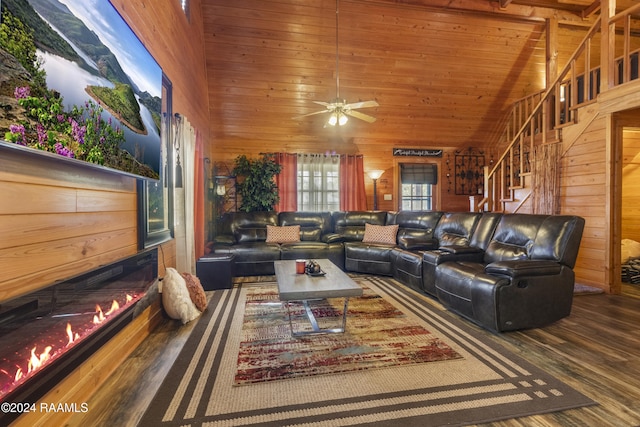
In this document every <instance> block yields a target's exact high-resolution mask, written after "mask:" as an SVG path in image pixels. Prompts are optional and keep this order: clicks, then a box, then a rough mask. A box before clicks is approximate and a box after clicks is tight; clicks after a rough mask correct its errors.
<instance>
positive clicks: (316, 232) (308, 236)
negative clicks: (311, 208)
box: [278, 212, 332, 242]
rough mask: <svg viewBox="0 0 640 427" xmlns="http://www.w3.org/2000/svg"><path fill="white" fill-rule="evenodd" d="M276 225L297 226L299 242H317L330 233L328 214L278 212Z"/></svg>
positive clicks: (329, 215) (329, 217)
mask: <svg viewBox="0 0 640 427" xmlns="http://www.w3.org/2000/svg"><path fill="white" fill-rule="evenodd" d="M278 223H279V224H280V225H282V226H289V225H299V226H300V240H303V241H313V242H318V241H320V240H321V239H322V237H323V236H324V235H326V234H328V233H331V231H332V226H331V214H330V213H329V212H280V213H279V214H278Z"/></svg>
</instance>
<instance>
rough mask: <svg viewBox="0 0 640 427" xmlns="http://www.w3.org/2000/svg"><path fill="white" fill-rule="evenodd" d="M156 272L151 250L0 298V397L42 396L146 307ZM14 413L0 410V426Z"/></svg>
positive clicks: (20, 399) (27, 399) (26, 398)
mask: <svg viewBox="0 0 640 427" xmlns="http://www.w3.org/2000/svg"><path fill="white" fill-rule="evenodd" d="M157 271H158V257H157V249H152V250H147V251H144V252H140V253H138V254H136V255H135V256H132V257H129V258H126V259H123V260H120V261H118V262H115V263H113V264H110V265H106V266H103V267H100V268H98V269H95V270H92V271H90V272H88V273H84V274H82V275H80V276H77V277H73V278H71V279H67V280H64V281H61V282H57V283H54V284H52V285H51V286H48V287H46V288H44V289H40V290H38V291H36V292H32V293H30V294H27V295H24V296H21V297H18V298H15V299H12V300H9V301H4V302H1V303H0V342H1V343H2V345H1V346H0V400H1V401H2V402H11V403H14V402H21V403H35V402H36V401H37V400H38V399H40V398H41V397H42V396H44V394H45V393H46V392H47V391H48V390H50V389H51V388H53V387H54V386H55V385H56V384H57V383H58V382H59V381H60V380H61V379H62V378H64V377H65V376H66V375H68V374H69V373H70V372H71V371H73V369H74V368H75V367H77V366H78V365H79V364H80V363H82V362H83V361H84V360H85V359H86V358H88V357H89V356H90V355H91V354H93V353H94V352H95V351H96V350H97V349H99V348H100V346H102V345H103V344H104V343H106V342H107V341H108V340H109V339H110V338H111V337H113V336H114V335H115V334H116V333H117V332H118V331H119V330H121V329H122V328H123V327H124V326H126V325H127V324H128V323H129V322H130V321H131V320H132V319H133V318H134V317H135V315H136V314H137V313H138V312H140V311H141V310H142V309H144V308H145V307H146V305H145V306H144V307H141V305H144V303H145V302H144V301H141V300H142V299H143V297H144V296H145V294H146V293H147V291H148V290H149V288H150V286H151V285H153V284H154V283H155V282H156V280H157ZM145 300H146V298H145ZM147 305H148V304H147ZM18 415H19V414H11V413H8V414H7V413H0V424H2V425H6V424H5V421H10V418H16V417H17V416H18ZM12 416H13V417H12Z"/></svg>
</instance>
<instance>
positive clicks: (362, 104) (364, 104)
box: [344, 101, 379, 110]
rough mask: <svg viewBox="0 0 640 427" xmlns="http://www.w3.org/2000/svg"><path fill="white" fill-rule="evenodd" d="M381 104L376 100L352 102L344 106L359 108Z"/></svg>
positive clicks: (353, 108)
mask: <svg viewBox="0 0 640 427" xmlns="http://www.w3.org/2000/svg"><path fill="white" fill-rule="evenodd" d="M378 106H379V104H378V103H377V102H376V101H362V102H354V103H352V104H347V105H345V106H344V108H347V109H348V108H350V109H352V110H355V109H358V108H371V107H378Z"/></svg>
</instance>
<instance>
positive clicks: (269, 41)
mask: <svg viewBox="0 0 640 427" xmlns="http://www.w3.org/2000/svg"><path fill="white" fill-rule="evenodd" d="M329 3H330V2H328V3H322V4H308V3H305V4H301V3H300V2H269V3H265V2H255V1H240V2H234V3H233V4H229V3H225V4H205V5H204V7H203V17H204V20H205V22H206V31H205V47H206V50H207V55H206V56H207V67H208V69H209V97H210V106H211V123H212V126H213V127H212V136H214V137H215V146H214V147H213V153H214V154H213V155H214V157H231V158H233V157H235V155H238V154H250V153H251V150H252V149H253V147H254V146H258V147H260V148H258V150H260V151H263V150H262V147H264V146H265V145H268V146H269V148H270V151H293V150H292V148H293V147H294V146H295V147H296V149H297V148H298V147H300V149H301V150H314V149H315V150H317V147H318V146H321V147H324V145H325V144H326V140H327V130H326V129H324V128H323V119H322V118H321V117H319V116H315V117H311V118H308V119H309V120H306V119H305V120H302V121H294V120H292V119H291V117H292V116H294V115H297V114H303V113H306V112H311V111H314V109H315V108H316V106H315V105H314V104H313V103H311V101H312V100H329V99H331V98H333V97H334V96H335V95H334V93H335V74H334V72H335V39H334V32H335V10H334V7H335V4H333V3H331V4H329ZM361 6H362V5H361V4H359V2H342V3H341V5H340V7H341V10H340V40H341V42H340V48H341V50H340V70H341V74H340V81H341V95H342V96H343V97H344V98H347V99H348V100H351V99H354V100H365V99H376V100H377V101H378V102H379V103H380V107H378V108H375V109H372V110H370V112H371V113H372V114H373V115H374V116H376V117H378V121H377V122H376V123H374V124H372V125H367V124H362V125H361V124H359V123H357V120H351V121H350V123H349V125H348V127H350V126H353V127H354V128H355V130H354V131H353V134H354V135H355V136H357V138H361V139H364V140H367V141H370V142H371V144H375V143H376V141H380V140H384V141H385V142H387V141H390V140H391V141H393V140H396V141H397V140H408V141H411V142H412V143H413V144H414V145H418V146H423V147H424V146H426V145H434V142H435V143H436V145H437V146H445V147H446V146H458V145H460V144H469V142H470V141H473V145H476V146H478V145H482V143H485V139H486V126H493V122H495V121H496V120H498V119H499V118H501V117H502V115H503V111H504V109H505V108H506V106H507V105H508V103H509V101H508V100H509V99H513V98H514V97H520V96H522V95H524V94H525V93H526V92H527V90H528V89H529V88H531V87H532V86H539V87H542V86H540V85H542V84H544V82H543V81H539V80H540V79H539V78H538V72H542V71H544V47H543V46H544V43H543V38H544V31H543V29H544V26H543V25H544V24H543V23H541V22H540V21H538V22H531V21H528V22H525V21H522V22H519V21H514V20H500V19H493V18H487V17H477V16H471V15H468V14H455V13H447V12H441V13H435V12H434V11H433V10H427V9H422V8H419V9H418V10H416V9H415V8H412V7H410V6H407V5H402V6H400V7H398V5H393V6H390V5H388V4H372V5H368V7H367V8H366V9H363V8H362V7H361ZM248 11H251V13H249V12H248ZM292 16H295V18H296V19H295V20H293V21H292ZM283 29H286V30H283ZM507 35H508V40H509V41H508V42H506V43H505V40H506V39H505V36H507ZM507 44H508V47H506V45H507ZM471 46H473V48H471ZM539 46H542V47H543V48H542V49H540V48H539ZM520 50H523V51H524V53H523V54H522V55H520V56H514V52H516V51H520ZM390 52H393V55H390V54H389V53H390ZM471 64H473V65H471ZM529 64H531V65H529ZM470 68H473V69H474V72H473V73H469V72H468V70H469V69H470ZM506 75H509V77H508V78H506V81H508V82H509V83H508V84H507V85H502V84H500V82H501V81H505V79H504V77H505V76H506ZM292 85H293V86H294V88H293V90H292ZM525 88H527V89H525ZM472 93H473V95H472ZM496 94H500V95H499V97H500V101H499V102H500V103H499V104H498V103H496V102H491V101H490V99H493V98H494V97H495V96H496ZM470 99H473V102H470ZM487 102H491V108H489V109H487ZM503 102H504V103H503ZM407 108H409V113H408V114H407ZM472 117H473V118H474V119H473V120H474V121H475V124H473V125H469V124H468V120H469V119H470V118H472ZM477 117H483V118H484V119H485V120H486V121H485V122H483V124H481V125H480V126H481V127H482V129H478V124H477ZM487 123H488V124H489V125H487ZM425 129H428V130H429V132H426V131H425ZM452 141H455V142H452ZM469 145H471V144H469ZM387 147H389V146H388V145H387ZM366 148H369V147H366ZM359 150H360V151H359V152H361V153H363V154H368V155H369V156H371V154H370V153H369V152H368V151H365V147H359ZM369 197H370V198H372V195H370V194H369Z"/></svg>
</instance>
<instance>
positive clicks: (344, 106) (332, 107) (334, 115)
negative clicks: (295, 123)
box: [294, 0, 378, 126]
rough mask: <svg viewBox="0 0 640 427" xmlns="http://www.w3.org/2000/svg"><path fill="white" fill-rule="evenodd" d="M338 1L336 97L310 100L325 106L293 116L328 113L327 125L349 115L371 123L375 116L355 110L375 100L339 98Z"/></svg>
mask: <svg viewBox="0 0 640 427" xmlns="http://www.w3.org/2000/svg"><path fill="white" fill-rule="evenodd" d="M338 1H339V0H336V97H335V98H334V99H333V100H332V101H330V102H323V101H312V102H314V103H316V104H319V105H322V106H323V107H325V109H324V110H320V111H315V112H313V113H309V114H303V115H302V116H297V117H294V118H295V119H300V118H303V117H308V116H314V115H316V114H329V120H328V121H327V124H328V125H331V126H335V125H338V126H342V125H345V124H346V123H347V121H348V120H349V117H347V116H350V117H354V118H356V119H360V120H364V121H365V122H368V123H373V122H375V121H376V118H375V117H373V116H370V115H368V114H364V113H361V112H360V111H355V110H357V109H360V108H371V107H377V106H378V103H377V102H376V101H373V100H372V101H360V102H353V103H347V101H346V100H345V99H342V98H340V60H339V55H338V47H339V40H338V10H339V7H338Z"/></svg>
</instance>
